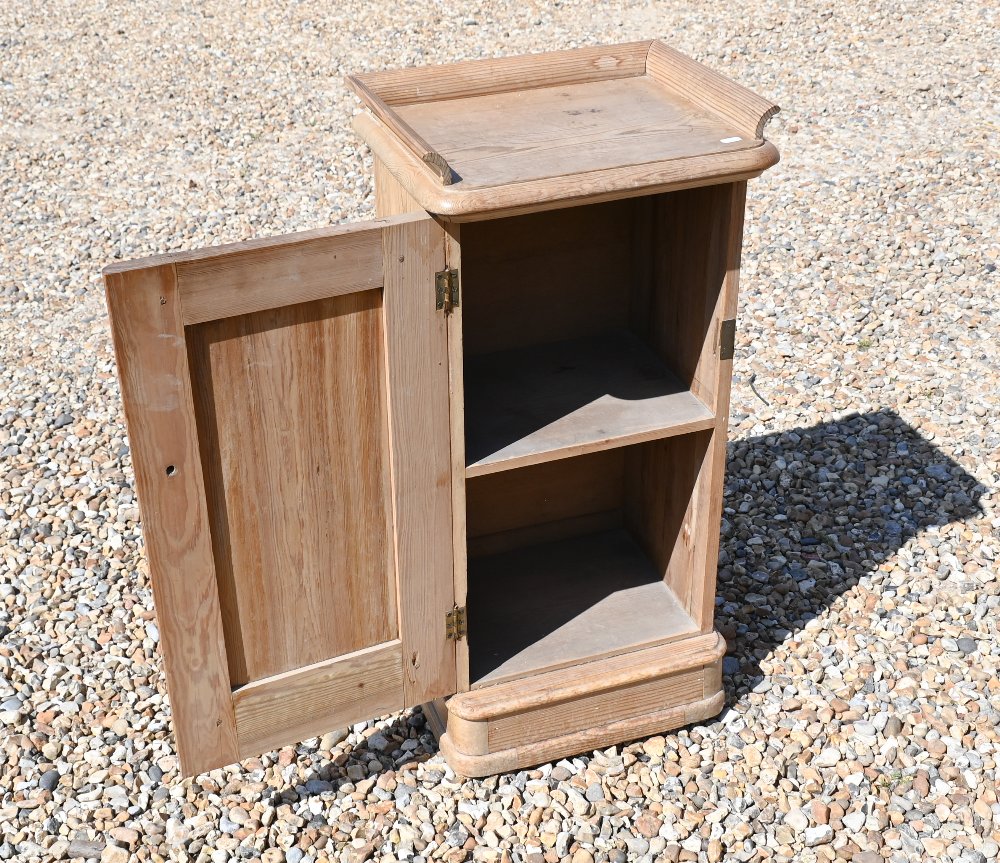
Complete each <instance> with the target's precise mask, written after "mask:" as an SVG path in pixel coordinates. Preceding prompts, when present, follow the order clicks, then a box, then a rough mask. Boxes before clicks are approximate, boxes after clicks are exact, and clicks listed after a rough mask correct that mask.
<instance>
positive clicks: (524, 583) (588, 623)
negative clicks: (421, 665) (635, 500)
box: [469, 530, 697, 686]
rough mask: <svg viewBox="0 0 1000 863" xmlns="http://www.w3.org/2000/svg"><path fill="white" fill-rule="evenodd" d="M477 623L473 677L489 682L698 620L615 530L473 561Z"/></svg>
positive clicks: (620, 648) (656, 640)
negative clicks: (692, 616)
mask: <svg viewBox="0 0 1000 863" xmlns="http://www.w3.org/2000/svg"><path fill="white" fill-rule="evenodd" d="M626 622H627V623H626ZM469 631H470V632H471V633H473V635H474V637H475V644H474V646H473V650H472V651H471V656H472V668H471V676H472V680H473V686H487V685H490V684H493V683H498V682H500V681H502V680H511V679H514V678H517V677H525V676H528V675H531V674H537V673H539V672H542V671H547V670H549V669H554V668H563V667H566V666H568V665H573V664H576V663H579V662H586V661H588V660H592V659H596V658H600V657H602V656H612V655H614V654H617V653H625V652H627V651H630V650H636V649H638V648H641V647H648V646H650V645H653V644H662V643H665V642H667V641H675V640H677V639H679V638H683V637H684V636H686V635H691V634H693V633H695V632H697V626H696V624H695V623H694V621H693V620H692V619H691V617H690V616H689V615H688V614H687V613H686V611H685V610H684V608H683V607H682V606H681V604H680V602H678V600H677V597H675V596H674V595H673V593H672V592H671V591H670V589H669V587H667V585H666V584H665V583H664V582H663V581H662V579H661V575H660V573H659V572H658V571H657V569H656V568H655V567H654V566H653V565H652V563H651V562H650V560H649V558H648V557H646V555H645V554H644V553H643V551H642V550H641V549H640V548H639V547H638V546H637V545H636V543H635V541H634V540H633V539H632V538H631V537H630V536H629V535H628V533H627V532H626V531H624V530H612V531H607V532H603V533H597V534H591V535H584V536H576V537H573V538H571V539H566V540H560V541H557V542H551V543H545V544H543V545H536V546H530V547H526V548H522V549H518V550H515V551H510V552H504V553H502V554H497V555H490V556H488V557H477V558H473V559H472V560H470V562H469Z"/></svg>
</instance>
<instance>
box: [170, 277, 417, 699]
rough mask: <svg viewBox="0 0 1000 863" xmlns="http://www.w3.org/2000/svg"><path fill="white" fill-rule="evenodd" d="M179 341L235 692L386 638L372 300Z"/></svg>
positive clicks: (384, 456)
mask: <svg viewBox="0 0 1000 863" xmlns="http://www.w3.org/2000/svg"><path fill="white" fill-rule="evenodd" d="M187 341H188V345H189V360H190V365H191V370H192V377H193V380H194V397H195V404H196V411H197V415H198V430H199V436H200V438H201V440H202V448H201V451H202V453H203V461H204V464H203V469H204V473H205V478H206V487H207V489H208V496H209V507H210V520H211V528H212V543H213V550H214V554H215V562H216V572H217V578H218V581H219V595H220V599H221V603H222V614H223V625H224V629H225V637H226V650H227V655H228V663H229V672H230V676H231V683H232V685H233V686H234V687H236V686H240V685H243V684H245V683H248V682H251V681H254V680H259V679H261V678H264V677H268V676H270V675H273V674H279V673H281V672H284V671H288V670H291V669H295V668H301V667H302V666H304V665H308V664H311V663H314V662H320V661H322V660H325V659H329V658H331V657H333V656H337V655H339V654H342V653H347V652H350V651H354V650H360V649H362V648H364V647H368V646H371V645H375V644H380V643H382V642H385V641H388V640H391V639H393V638H395V637H396V635H397V628H398V627H397V623H396V609H395V599H394V597H395V588H394V583H395V572H394V569H395V567H394V554H393V544H392V538H391V537H392V523H391V519H392V513H391V493H390V477H389V455H388V452H389V451H388V431H387V416H386V383H385V347H384V331H383V313H382V293H381V291H380V290H370V291H361V292H357V293H352V294H345V295H342V296H338V297H333V298H330V299H324V300H317V301H315V302H308V303H301V304H298V305H292V306H286V307H283V308H278V309H273V310H268V311H263V312H255V313H253V314H246V315H238V316H235V317H229V318H224V319H222V320H217V321H211V322H208V323H203V324H198V325H196V326H191V327H188V329H187Z"/></svg>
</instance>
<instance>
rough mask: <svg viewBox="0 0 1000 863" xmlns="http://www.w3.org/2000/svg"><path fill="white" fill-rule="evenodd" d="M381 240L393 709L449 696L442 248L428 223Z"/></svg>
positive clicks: (452, 680)
mask: <svg viewBox="0 0 1000 863" xmlns="http://www.w3.org/2000/svg"><path fill="white" fill-rule="evenodd" d="M402 218H407V217H402ZM382 232H383V242H384V249H383V267H384V280H385V289H384V303H385V328H386V356H387V358H388V363H389V405H390V446H391V450H392V485H393V499H394V501H395V542H396V567H397V572H398V573H399V579H398V582H399V615H400V637H401V639H402V650H403V700H404V702H405V703H406V704H419V703H421V702H422V701H426V700H428V699H432V698H437V697H438V696H440V695H447V694H449V693H452V692H454V691H455V690H456V667H455V646H454V642H453V641H449V640H448V639H447V637H446V628H445V615H446V614H447V612H448V611H449V610H450V609H451V608H452V607H453V606H454V603H455V582H454V555H453V553H452V543H451V535H452V515H451V501H452V482H451V476H452V469H451V435H450V421H451V407H450V404H449V397H448V335H447V322H446V320H445V315H443V314H441V313H440V312H438V311H436V310H435V307H434V274H435V273H436V272H437V271H438V270H441V269H443V268H444V265H445V241H444V232H443V231H442V230H441V227H440V226H439V225H438V224H437V223H436V222H435V221H434V220H433V219H431V218H430V217H428V216H424V217H423V218H417V219H415V220H413V219H411V220H409V221H404V222H402V223H400V224H393V225H388V226H386V227H384V228H383V229H382ZM442 538H444V539H445V540H446V541H442Z"/></svg>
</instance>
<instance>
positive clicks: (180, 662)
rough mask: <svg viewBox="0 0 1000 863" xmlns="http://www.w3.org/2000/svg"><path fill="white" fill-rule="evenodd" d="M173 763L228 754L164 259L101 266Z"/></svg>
mask: <svg viewBox="0 0 1000 863" xmlns="http://www.w3.org/2000/svg"><path fill="white" fill-rule="evenodd" d="M104 278H105V286H106V292H107V302H108V311H109V313H110V316H111V331H112V336H113V339H114V345H115V355H116V357H117V360H118V375H119V380H120V381H121V388H122V402H123V404H124V407H125V417H126V421H127V423H128V432H129V444H130V446H131V450H132V464H133V467H134V470H135V478H136V486H137V488H138V492H139V500H140V505H141V508H142V522H143V534H144V538H145V543H146V555H147V558H148V560H149V570H150V576H151V580H152V585H153V594H154V598H155V601H156V614H157V622H158V625H159V629H160V648H161V650H162V651H163V658H164V664H165V666H166V671H167V686H168V690H169V693H170V705H171V710H172V714H173V726H174V735H175V738H176V745H177V753H178V756H179V758H180V764H181V770H182V771H183V772H184V773H185V774H193V773H199V772H202V771H204V770H209V769H211V768H213V767H219V766H221V765H223V764H229V763H232V762H234V761H236V760H237V757H238V754H239V752H238V745H237V738H236V720H235V716H234V713H233V705H232V701H231V699H230V696H229V673H228V665H227V660H226V646H225V640H224V637H223V627H222V616H221V610H220V606H219V597H218V592H217V590H216V580H215V564H214V558H213V554H212V537H211V531H210V527H209V513H208V508H207V505H206V496H205V480H204V477H203V475H202V466H201V460H200V459H199V457H198V450H199V439H198V430H197V426H196V423H195V413H194V404H193V396H192V391H191V382H190V374H189V370H188V357H187V351H186V349H185V339H184V327H183V323H182V314H181V305H180V297H179V294H178V290H177V283H176V279H175V275H174V268H173V267H172V266H171V265H169V264H167V265H161V266H154V267H150V268H145V269H135V270H121V269H119V270H111V271H107V272H106V273H105V277H104Z"/></svg>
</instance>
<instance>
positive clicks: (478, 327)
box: [461, 201, 632, 395]
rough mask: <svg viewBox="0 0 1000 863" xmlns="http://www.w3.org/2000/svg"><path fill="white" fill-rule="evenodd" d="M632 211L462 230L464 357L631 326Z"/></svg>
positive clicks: (529, 218)
mask: <svg viewBox="0 0 1000 863" xmlns="http://www.w3.org/2000/svg"><path fill="white" fill-rule="evenodd" d="M631 204H632V202H630V201H615V202H610V203H606V204H601V205H595V206H591V207H569V208H566V209H562V210H556V211H553V212H544V213H534V214H529V215H525V216H519V217H516V218H509V219H495V220H490V221H487V222H475V223H470V224H467V225H462V226H461V231H462V234H461V240H462V284H463V297H462V315H463V322H464V332H463V345H464V352H465V356H466V358H469V357H473V356H479V355H481V354H490V353H495V352H497V351H503V350H511V349H513V348H519V347H529V346H531V345H539V344H548V343H552V342H558V341H563V340H568V339H580V338H586V337H588V336H596V335H597V334H599V333H601V332H603V331H605V330H607V329H609V328H614V327H625V326H627V324H628V302H627V301H626V299H625V298H626V297H627V295H628V292H629V283H630V280H631V279H630V272H629V265H630V257H629V256H630V254H631V242H632V240H631V233H632V232H631V217H630V211H631ZM471 394H472V392H471V390H470V395H471Z"/></svg>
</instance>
